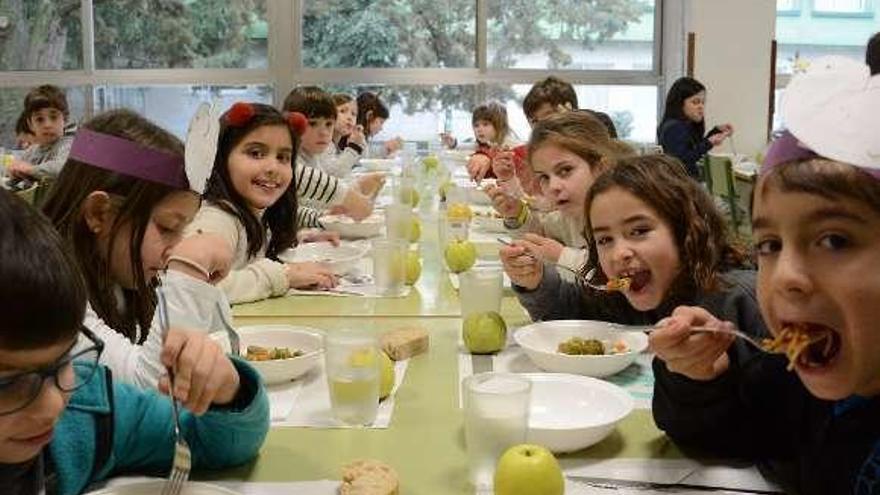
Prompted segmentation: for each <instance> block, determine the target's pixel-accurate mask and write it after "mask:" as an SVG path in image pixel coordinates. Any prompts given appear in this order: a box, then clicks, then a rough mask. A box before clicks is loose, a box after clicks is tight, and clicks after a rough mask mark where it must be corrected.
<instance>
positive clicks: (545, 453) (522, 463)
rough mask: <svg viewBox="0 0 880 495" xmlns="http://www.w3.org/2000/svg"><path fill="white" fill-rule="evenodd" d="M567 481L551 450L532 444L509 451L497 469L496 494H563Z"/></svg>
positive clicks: (514, 447)
mask: <svg viewBox="0 0 880 495" xmlns="http://www.w3.org/2000/svg"><path fill="white" fill-rule="evenodd" d="M563 493H565V479H564V478H563V476H562V469H560V467H559V463H558V462H557V461H556V458H555V457H553V454H552V453H550V451H549V450H547V449H546V448H544V447H542V446H540V445H532V444H527V443H526V444H520V445H514V446H513V447H510V448H509V449H507V450H506V451H505V452H504V454H502V455H501V458H500V459H498V465H497V466H496V467H495V495H562V494H563Z"/></svg>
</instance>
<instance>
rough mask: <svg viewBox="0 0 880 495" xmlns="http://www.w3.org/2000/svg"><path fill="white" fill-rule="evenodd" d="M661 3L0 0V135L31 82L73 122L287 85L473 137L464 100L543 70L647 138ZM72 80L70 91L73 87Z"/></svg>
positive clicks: (172, 122) (523, 86)
mask: <svg viewBox="0 0 880 495" xmlns="http://www.w3.org/2000/svg"><path fill="white" fill-rule="evenodd" d="M662 6H663V1H662V0H509V1H508V0H504V1H502V0H305V1H299V0H298V1H291V0H117V1H112V2H111V1H104V0H64V1H62V0H52V1H48V0H6V1H3V0H0V72H2V74H3V77H0V118H2V119H3V121H2V122H0V145H4V144H7V143H9V142H11V139H12V135H11V124H14V119H13V118H12V117H11V116H14V115H17V113H18V112H20V111H21V102H22V96H23V91H24V90H25V88H28V87H31V86H36V85H38V84H44V83H49V84H56V85H59V86H63V87H65V88H67V89H68V92H69V94H71V92H72V94H73V96H72V98H74V99H76V100H77V101H79V102H81V103H79V105H80V108H81V109H82V111H81V112H75V113H74V116H75V117H76V118H87V117H89V116H90V115H93V114H94V113H96V112H100V111H103V110H106V109H110V108H118V107H128V108H133V109H135V110H137V111H138V112H140V113H142V114H144V115H145V116H147V117H148V118H151V119H153V120H155V121H156V122H158V123H160V124H162V125H163V126H165V127H167V128H168V129H170V130H171V131H173V132H175V133H176V134H178V135H183V133H184V131H185V129H186V123H187V121H188V119H189V117H190V115H191V113H192V111H193V109H194V108H195V105H196V104H197V103H198V102H200V101H208V100H213V99H219V100H220V101H221V102H222V103H223V104H224V105H228V104H230V103H231V102H233V101H235V100H252V101H262V102H272V103H280V102H281V101H282V99H283V98H284V96H285V95H286V94H287V92H288V91H289V90H290V88H292V87H294V86H296V85H299V84H316V85H319V86H322V87H325V88H328V89H331V90H333V89H345V90H347V91H349V92H352V93H354V92H357V91H359V90H362V89H374V90H378V91H380V93H381V94H382V97H383V98H385V99H386V100H387V101H388V103H389V106H390V108H391V114H392V118H391V119H390V120H389V122H388V124H387V126H386V130H385V132H384V133H383V136H380V138H382V137H384V136H396V135H400V136H403V137H404V138H406V139H409V140H418V141H425V140H432V139H435V138H436V136H437V133H438V132H440V131H443V130H450V131H452V132H454V133H455V134H456V135H458V136H460V137H461V138H464V139H466V138H467V137H469V136H471V134H472V130H471V126H470V112H471V109H472V108H473V107H474V106H476V105H477V104H479V103H482V102H484V101H486V100H489V99H497V100H500V101H502V102H505V103H506V104H507V106H508V113H509V118H510V121H511V124H512V125H513V127H514V129H515V130H516V131H517V133H518V134H519V136H520V138H521V139H523V140H525V139H527V138H528V134H529V129H528V126H527V125H526V123H525V116H524V115H523V114H522V109H521V104H522V98H523V96H524V95H525V93H526V92H527V91H528V89H529V87H530V86H531V84H533V83H534V82H535V81H537V80H539V79H543V78H545V77H547V76H548V75H550V74H554V75H557V76H559V77H561V78H562V79H565V80H567V81H569V82H571V83H572V84H574V85H575V86H576V88H577V91H578V94H579V96H580V98H581V106H582V107H585V108H593V109H596V110H602V111H605V112H607V113H609V115H611V117H612V118H613V119H615V121H616V122H617V123H618V127H619V128H621V129H622V130H623V132H622V133H621V134H622V135H625V136H627V137H628V138H631V139H634V140H641V141H653V139H654V131H653V127H654V126H655V125H656V120H657V115H656V111H657V110H656V109H657V97H658V90H657V86H658V85H659V84H660V83H661V81H662V80H663V77H662V76H663V74H662V73H661V70H660V68H661V64H660V60H659V54H660V43H659V40H660V39H661V29H660V25H661V19H662V17H663V16H662V15H661V9H662ZM74 88H75V89H74Z"/></svg>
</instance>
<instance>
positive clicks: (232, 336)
mask: <svg viewBox="0 0 880 495" xmlns="http://www.w3.org/2000/svg"><path fill="white" fill-rule="evenodd" d="M223 309H224V308H223V306H222V305H221V304H220V302H219V301H217V311H218V312H219V313H220V322H221V323H222V324H223V328H224V329H226V336H227V337H228V338H229V347H230V350H231V351H232V355H233V356H241V340H240V339H239V338H238V332H236V331H235V328H234V327H233V326H232V324H231V323H229V320H228V319H227V318H226V312H225V311H223Z"/></svg>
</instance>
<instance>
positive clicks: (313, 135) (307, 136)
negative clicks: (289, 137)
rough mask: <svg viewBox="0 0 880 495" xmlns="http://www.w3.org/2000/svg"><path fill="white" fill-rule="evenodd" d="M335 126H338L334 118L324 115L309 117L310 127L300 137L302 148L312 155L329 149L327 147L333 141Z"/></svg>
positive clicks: (300, 146)
mask: <svg viewBox="0 0 880 495" xmlns="http://www.w3.org/2000/svg"><path fill="white" fill-rule="evenodd" d="M334 127H336V121H335V120H333V119H325V118H323V117H316V118H313V119H309V127H308V129H306V132H304V133H303V135H302V138H300V143H299V148H300V150H301V151H303V152H305V153H308V154H309V155H312V156H316V155H320V154H321V153H324V152H325V151H327V147H328V146H330V143H331V142H332V141H333V129H334Z"/></svg>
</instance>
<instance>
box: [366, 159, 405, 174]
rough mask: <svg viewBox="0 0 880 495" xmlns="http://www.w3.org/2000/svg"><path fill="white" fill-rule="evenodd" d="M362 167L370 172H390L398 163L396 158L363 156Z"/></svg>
mask: <svg viewBox="0 0 880 495" xmlns="http://www.w3.org/2000/svg"><path fill="white" fill-rule="evenodd" d="M359 163H360V164H361V167H363V169H364V170H366V171H368V172H390V171H391V170H393V169H394V166H395V165H397V160H396V159H394V158H361V159H360V162H359Z"/></svg>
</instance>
